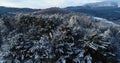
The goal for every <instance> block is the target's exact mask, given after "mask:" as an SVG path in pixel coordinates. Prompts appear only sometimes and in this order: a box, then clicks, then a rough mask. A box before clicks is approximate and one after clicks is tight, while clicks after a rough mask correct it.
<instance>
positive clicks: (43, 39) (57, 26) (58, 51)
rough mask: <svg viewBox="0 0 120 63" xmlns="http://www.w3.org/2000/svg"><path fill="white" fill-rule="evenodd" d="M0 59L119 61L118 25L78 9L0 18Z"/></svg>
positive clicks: (12, 62)
mask: <svg viewBox="0 0 120 63" xmlns="http://www.w3.org/2000/svg"><path fill="white" fill-rule="evenodd" d="M0 47H1V48H0V63H119V62H120V54H119V53H120V25H117V24H111V23H106V22H104V21H100V20H96V19H94V18H93V17H91V16H88V15H85V14H81V13H77V14H76V13H64V14H59V13H55V14H37V15H35V14H32V13H31V14H17V15H16V16H13V17H9V16H3V17H2V18H1V19H0Z"/></svg>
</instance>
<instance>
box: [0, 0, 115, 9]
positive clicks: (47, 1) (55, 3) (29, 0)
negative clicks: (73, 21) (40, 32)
mask: <svg viewBox="0 0 120 63" xmlns="http://www.w3.org/2000/svg"><path fill="white" fill-rule="evenodd" d="M100 1H107V0H0V6H7V7H19V8H23V7H24V8H25V7H27V8H42V9H43V8H49V7H67V6H78V5H83V4H86V3H93V2H100ZM108 1H110V0H108ZM113 1H117V0H113Z"/></svg>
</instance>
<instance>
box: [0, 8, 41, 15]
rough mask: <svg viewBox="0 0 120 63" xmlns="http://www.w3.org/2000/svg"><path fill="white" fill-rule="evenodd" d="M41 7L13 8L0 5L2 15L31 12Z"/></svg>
mask: <svg viewBox="0 0 120 63" xmlns="http://www.w3.org/2000/svg"><path fill="white" fill-rule="evenodd" d="M37 10H40V9H30V8H12V7H4V6H0V15H15V14H16V13H29V12H34V11H37Z"/></svg>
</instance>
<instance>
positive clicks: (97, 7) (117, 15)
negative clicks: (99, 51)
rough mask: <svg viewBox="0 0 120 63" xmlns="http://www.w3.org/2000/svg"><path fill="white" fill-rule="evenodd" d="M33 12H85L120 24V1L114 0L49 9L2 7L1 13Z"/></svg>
mask: <svg viewBox="0 0 120 63" xmlns="http://www.w3.org/2000/svg"><path fill="white" fill-rule="evenodd" d="M30 12H33V14H41V13H42V14H44V13H45V14H53V13H69V12H78V13H85V14H87V15H91V16H95V17H101V18H105V19H107V20H109V21H113V22H115V23H119V24H120V3H119V2H112V1H104V2H96V3H88V4H85V5H83V6H69V7H66V8H57V7H52V8H47V9H30V8H11V7H2V6H1V7H0V16H1V15H13V16H14V15H16V14H18V13H30Z"/></svg>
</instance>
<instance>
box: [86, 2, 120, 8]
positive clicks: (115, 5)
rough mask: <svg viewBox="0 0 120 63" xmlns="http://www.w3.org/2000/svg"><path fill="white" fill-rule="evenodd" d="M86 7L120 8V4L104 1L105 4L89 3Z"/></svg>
mask: <svg viewBox="0 0 120 63" xmlns="http://www.w3.org/2000/svg"><path fill="white" fill-rule="evenodd" d="M84 6H87V7H119V3H118V2H113V1H104V2H97V3H89V4H86V5H84Z"/></svg>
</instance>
